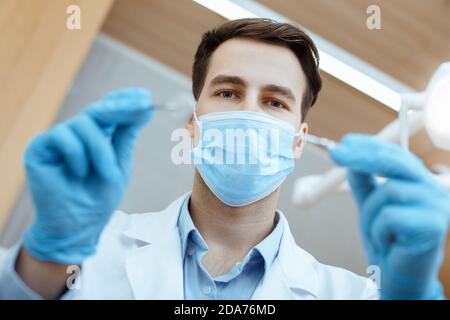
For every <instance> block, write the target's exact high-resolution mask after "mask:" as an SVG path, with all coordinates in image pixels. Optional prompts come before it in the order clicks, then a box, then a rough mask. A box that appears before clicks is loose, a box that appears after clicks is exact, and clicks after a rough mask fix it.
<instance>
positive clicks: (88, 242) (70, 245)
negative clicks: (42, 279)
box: [23, 88, 152, 264]
mask: <svg viewBox="0 0 450 320" xmlns="http://www.w3.org/2000/svg"><path fill="white" fill-rule="evenodd" d="M151 115H152V108H151V96H150V93H149V92H147V91H146V90H144V89H139V88H130V89H123V90H119V91H116V92H112V93H110V94H108V95H107V96H106V97H104V98H102V99H101V100H99V101H96V102H94V103H93V104H91V105H90V106H88V107H87V108H86V109H85V110H84V111H82V112H81V113H80V114H78V115H77V116H75V117H74V118H72V119H69V120H68V121H66V122H64V123H62V124H58V125H56V126H55V127H53V128H50V129H49V130H47V131H46V132H44V133H42V134H39V135H38V136H36V137H35V138H34V140H33V141H32V142H31V143H30V145H29V146H28V148H27V150H26V152H25V156H24V162H25V168H26V173H27V182H28V186H29V189H30V191H31V194H32V198H33V202H34V206H35V211H36V216H35V220H34V222H33V224H32V225H31V226H30V228H29V229H28V230H27V231H26V232H25V234H24V237H23V245H24V246H25V248H26V249H27V250H28V251H29V253H30V254H31V255H32V256H34V257H35V258H37V259H40V260H43V261H54V262H58V263H63V264H80V263H81V262H82V261H83V260H84V259H85V258H86V257H88V256H90V255H92V254H94V253H95V250H96V246H97V243H98V240H99V236H100V234H101V232H102V230H103V228H104V227H105V225H106V224H107V222H108V221H109V219H110V217H111V215H112V213H113V212H114V210H115V209H116V208H117V206H118V205H119V202H120V201H121V199H122V197H123V195H124V192H125V190H126V187H127V183H128V180H129V175H130V170H131V158H132V153H133V148H134V145H135V141H136V136H137V134H138V132H139V130H140V129H141V128H142V127H143V126H144V125H145V124H146V123H147V122H148V121H149V119H150V117H151Z"/></svg>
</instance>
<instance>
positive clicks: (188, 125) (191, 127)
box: [184, 114, 194, 138]
mask: <svg viewBox="0 0 450 320" xmlns="http://www.w3.org/2000/svg"><path fill="white" fill-rule="evenodd" d="M184 127H185V128H186V130H187V131H188V132H189V135H190V136H191V138H192V137H193V136H194V114H191V116H190V117H189V118H187V120H186V123H185V124H184Z"/></svg>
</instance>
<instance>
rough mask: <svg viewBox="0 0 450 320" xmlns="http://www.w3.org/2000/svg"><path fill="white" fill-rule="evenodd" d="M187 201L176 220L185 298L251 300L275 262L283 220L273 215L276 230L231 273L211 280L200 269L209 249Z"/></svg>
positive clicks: (254, 248) (277, 215)
mask: <svg viewBox="0 0 450 320" xmlns="http://www.w3.org/2000/svg"><path fill="white" fill-rule="evenodd" d="M189 200H190V197H186V199H185V200H184V203H183V206H182V207H181V212H180V216H179V218H178V228H179V231H180V239H181V250H182V254H183V268H184V270H183V271H184V272H183V273H184V297H185V299H188V300H194V299H204V300H209V299H221V300H227V299H250V298H251V297H252V295H253V292H254V291H255V289H256V287H257V286H258V284H259V282H260V281H261V280H262V279H263V277H264V275H265V274H266V273H267V270H268V269H269V268H270V266H271V265H272V263H273V261H274V260H275V258H276V256H277V254H278V249H279V247H280V242H281V237H282V235H283V220H282V219H280V216H279V213H278V212H276V217H275V219H276V226H275V228H274V229H273V231H272V232H271V233H270V234H269V235H268V236H267V237H266V238H265V239H264V240H263V241H261V242H260V243H258V244H257V245H256V246H254V247H253V248H252V249H251V250H250V251H249V252H248V254H247V255H246V256H245V258H244V259H243V260H242V261H240V262H238V263H236V264H235V265H234V266H233V267H232V268H231V270H230V271H228V273H226V274H222V275H219V276H216V277H212V276H211V275H210V274H209V273H208V271H207V270H206V269H205V268H204V267H203V264H202V258H203V256H204V255H205V254H206V253H207V251H208V245H207V244H206V242H205V240H204V239H203V238H202V236H201V234H200V233H199V232H198V230H197V228H196V227H195V225H194V223H193V221H192V218H191V215H190V213H189V208H188V204H189Z"/></svg>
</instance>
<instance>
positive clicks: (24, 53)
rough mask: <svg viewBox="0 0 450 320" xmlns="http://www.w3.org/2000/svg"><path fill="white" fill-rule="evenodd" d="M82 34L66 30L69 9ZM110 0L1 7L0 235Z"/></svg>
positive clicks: (24, 1)
mask: <svg viewBox="0 0 450 320" xmlns="http://www.w3.org/2000/svg"><path fill="white" fill-rule="evenodd" d="M71 4H77V5H79V6H80V8H81V30H69V29H67V28H66V19H67V17H68V15H67V13H66V8H67V6H69V5H71ZM111 4H112V0H97V1H95V2H94V1H90V0H59V1H53V0H20V1H17V0H2V1H0V29H1V30H2V36H1V37H0V112H1V116H0V164H1V166H0V176H1V177H2V183H1V185H0V229H1V228H2V226H3V223H4V222H5V219H6V217H7V215H8V213H9V212H10V209H11V207H12V206H13V204H14V202H15V199H16V196H17V194H18V193H19V191H20V190H21V189H22V187H23V182H24V172H23V165H22V154H23V152H24V150H25V146H26V144H27V142H28V140H29V139H30V138H31V137H32V136H34V135H35V134H36V133H37V132H39V131H41V130H43V129H45V128H46V127H48V126H49V125H50V124H51V122H52V121H53V119H54V116H55V115H56V113H57V111H58V109H59V106H60V104H61V102H62V101H63V99H64V97H65V95H66V92H67V90H68V89H69V87H70V84H71V82H72V79H73V78H74V75H75V74H76V72H77V71H78V68H79V66H80V64H81V62H82V61H83V59H84V56H85V54H86V52H87V50H88V48H89V46H90V43H91V41H92V40H93V38H94V36H95V35H96V33H97V31H98V29H99V28H100V26H101V24H102V21H103V19H104V17H105V15H106V14H107V12H108V9H109V8H110V5H111Z"/></svg>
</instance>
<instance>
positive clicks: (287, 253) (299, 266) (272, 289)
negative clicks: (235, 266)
mask: <svg viewBox="0 0 450 320" xmlns="http://www.w3.org/2000/svg"><path fill="white" fill-rule="evenodd" d="M279 212H280V211H279ZM280 216H281V219H283V222H284V232H283V236H282V238H281V242H280V248H279V251H278V255H277V258H276V259H275V260H274V262H273V264H272V266H271V267H270V268H269V270H268V272H266V274H265V275H264V278H263V279H262V280H261V282H260V284H259V286H258V287H257V288H256V290H255V292H254V294H253V296H252V299H256V300H258V299H259V300H266V299H286V300H291V299H316V298H317V296H318V275H317V271H316V270H315V268H314V258H313V257H312V256H311V255H310V254H309V253H307V252H306V251H304V250H303V249H301V248H300V247H299V246H297V244H296V243H295V240H294V237H293V236H292V234H291V231H290V229H289V224H288V222H287V220H286V218H285V217H284V215H283V213H282V212H280Z"/></svg>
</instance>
